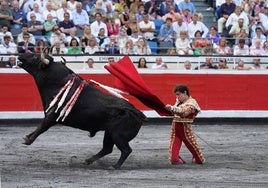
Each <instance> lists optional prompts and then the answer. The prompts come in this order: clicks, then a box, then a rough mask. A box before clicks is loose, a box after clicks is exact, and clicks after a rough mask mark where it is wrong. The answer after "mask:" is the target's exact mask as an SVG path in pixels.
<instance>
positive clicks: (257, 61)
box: [250, 58, 264, 70]
mask: <svg viewBox="0 0 268 188" xmlns="http://www.w3.org/2000/svg"><path fill="white" fill-rule="evenodd" d="M250 68H251V69H252V70H264V67H262V66H261V59H260V58H254V59H253V65H252V66H251V67H250Z"/></svg>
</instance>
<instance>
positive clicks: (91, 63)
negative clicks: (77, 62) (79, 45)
mask: <svg viewBox="0 0 268 188" xmlns="http://www.w3.org/2000/svg"><path fill="white" fill-rule="evenodd" d="M87 67H88V68H89V69H94V60H93V59H92V58H88V60H87Z"/></svg>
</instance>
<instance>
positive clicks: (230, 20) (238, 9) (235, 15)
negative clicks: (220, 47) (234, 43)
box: [225, 6, 249, 37]
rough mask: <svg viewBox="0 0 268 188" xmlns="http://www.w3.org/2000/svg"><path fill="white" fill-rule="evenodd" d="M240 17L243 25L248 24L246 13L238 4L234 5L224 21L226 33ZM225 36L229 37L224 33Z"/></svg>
mask: <svg viewBox="0 0 268 188" xmlns="http://www.w3.org/2000/svg"><path fill="white" fill-rule="evenodd" d="M240 18H241V19H242V20H243V22H244V25H246V26H247V25H248V24H249V19H248V15H247V14H246V13H245V12H244V11H243V10H242V8H241V7H240V6H236V7H235V10H234V12H233V13H232V14H231V15H230V16H229V17H228V19H227V21H226V23H225V27H226V30H227V33H229V31H230V30H231V28H232V27H233V26H234V25H235V24H237V22H238V21H239V19H240ZM226 37H229V35H226Z"/></svg>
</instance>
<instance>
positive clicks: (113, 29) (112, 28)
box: [106, 18, 120, 36]
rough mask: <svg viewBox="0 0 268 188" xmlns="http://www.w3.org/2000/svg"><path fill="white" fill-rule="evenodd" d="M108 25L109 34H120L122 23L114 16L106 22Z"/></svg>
mask: <svg viewBox="0 0 268 188" xmlns="http://www.w3.org/2000/svg"><path fill="white" fill-rule="evenodd" d="M106 26H107V31H108V36H111V35H115V36H118V35H119V29H120V25H119V24H118V23H115V20H114V18H108V22H107V23H106Z"/></svg>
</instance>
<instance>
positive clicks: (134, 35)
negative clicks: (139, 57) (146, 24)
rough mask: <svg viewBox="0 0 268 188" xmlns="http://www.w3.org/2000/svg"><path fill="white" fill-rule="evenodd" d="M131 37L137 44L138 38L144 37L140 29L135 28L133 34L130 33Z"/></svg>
mask: <svg viewBox="0 0 268 188" xmlns="http://www.w3.org/2000/svg"><path fill="white" fill-rule="evenodd" d="M129 38H130V39H131V40H132V41H133V44H134V45H136V44H137V42H138V40H139V39H140V38H142V36H141V35H140V33H139V31H138V30H133V33H132V35H130V37H129Z"/></svg>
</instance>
